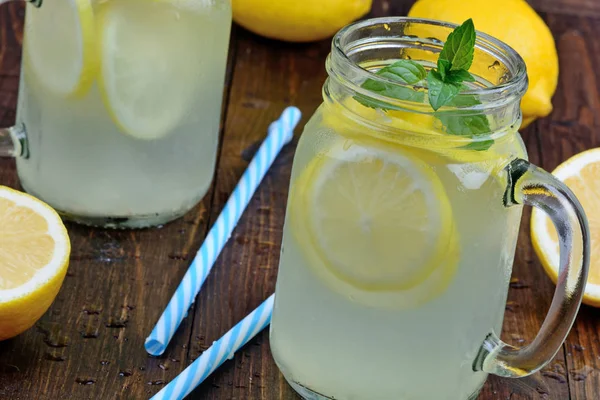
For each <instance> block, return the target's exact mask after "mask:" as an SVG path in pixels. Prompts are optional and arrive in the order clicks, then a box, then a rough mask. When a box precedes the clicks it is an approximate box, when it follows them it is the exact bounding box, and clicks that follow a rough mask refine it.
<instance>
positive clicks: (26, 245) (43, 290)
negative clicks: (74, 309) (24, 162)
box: [0, 186, 71, 340]
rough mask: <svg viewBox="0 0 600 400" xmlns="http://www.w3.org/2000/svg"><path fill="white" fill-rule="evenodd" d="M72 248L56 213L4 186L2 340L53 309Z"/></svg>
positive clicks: (0, 190) (0, 202)
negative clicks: (51, 305) (51, 307)
mask: <svg viewBox="0 0 600 400" xmlns="http://www.w3.org/2000/svg"><path fill="white" fill-rule="evenodd" d="M70 249H71V247H70V243H69V236H68V234H67V230H66V229H65V226H64V225H63V223H62V221H61V219H60V217H59V216H58V214H56V212H55V211H54V210H53V209H52V208H50V207H49V206H47V205H46V204H44V203H42V202H41V201H39V200H38V199H36V198H34V197H31V196H29V195H28V194H25V193H21V192H17V191H16V190H12V189H9V188H7V187H3V186H0V340H4V339H8V338H11V337H13V336H16V335H18V334H20V333H21V332H23V331H25V330H26V329H28V328H30V327H31V326H33V324H34V323H35V322H36V321H37V320H38V319H39V318H40V317H41V316H42V315H43V314H44V313H45V312H46V310H47V309H48V307H50V304H52V301H54V298H55V297H56V294H57V293H58V290H59V289H60V287H61V285H62V282H63V279H64V277H65V274H66V272H67V268H68V265H69V253H70Z"/></svg>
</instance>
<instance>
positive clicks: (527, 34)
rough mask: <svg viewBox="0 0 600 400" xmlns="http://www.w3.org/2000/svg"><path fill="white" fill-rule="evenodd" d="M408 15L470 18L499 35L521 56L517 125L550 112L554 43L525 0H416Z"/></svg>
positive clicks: (555, 58)
mask: <svg viewBox="0 0 600 400" xmlns="http://www.w3.org/2000/svg"><path fill="white" fill-rule="evenodd" d="M408 15H409V16H410V17H419V18H429V19H436V20H440V21H447V22H453V23H456V24H460V23H462V22H464V21H465V20H467V19H468V18H473V22H474V23H475V28H476V29H477V30H479V31H481V32H484V33H487V34H489V35H491V36H493V37H495V38H498V39H500V40H501V41H503V42H504V43H506V44H508V45H509V46H511V47H512V48H513V49H515V50H516V51H517V52H518V53H519V54H520V55H521V57H523V59H524V60H525V64H526V65H527V74H528V75H529V89H528V90H527V93H526V94H525V96H524V97H523V100H522V102H521V110H522V112H523V123H522V125H521V127H525V126H527V125H528V124H529V123H531V122H532V121H533V120H535V119H536V118H539V117H545V116H546V115H548V114H550V112H551V111H552V103H551V98H552V95H553V94H554V92H555V90H556V85H557V81H558V56H557V54H556V45H555V43H554V38H553V37H552V33H551V32H550V29H549V28H548V26H547V25H546V24H545V23H544V21H543V20H542V18H541V17H540V16H539V15H538V14H537V13H536V12H535V11H534V10H533V8H531V6H529V4H527V2H526V1H525V0H505V1H503V2H501V3H499V2H494V1H488V0H419V1H417V2H416V3H415V4H414V5H413V7H412V8H411V10H410V11H409V13H408Z"/></svg>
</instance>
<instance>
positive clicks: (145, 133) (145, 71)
mask: <svg viewBox="0 0 600 400" xmlns="http://www.w3.org/2000/svg"><path fill="white" fill-rule="evenodd" d="M181 3H182V1H179V2H178V3H177V4H179V6H181ZM194 23H197V19H194V18H193V17H192V16H190V15H189V13H183V12H182V13H177V12H176V10H175V9H174V8H173V6H172V5H171V4H170V3H169V2H168V1H154V2H148V1H145V0H129V1H112V2H109V3H106V4H104V5H101V6H100V12H99V15H98V25H99V39H98V40H99V42H100V54H101V63H100V67H101V73H100V91H101V94H102V97H103V100H104V103H105V105H106V108H107V110H108V111H109V114H110V115H111V117H112V119H113V120H114V122H115V123H116V124H117V125H118V126H119V127H120V128H121V130H123V131H124V132H126V133H128V134H129V135H131V136H134V137H136V138H138V139H147V140H152V139H158V138H161V137H164V136H166V135H167V134H169V133H170V132H171V131H172V130H173V129H174V128H176V127H177V125H178V124H180V123H181V121H182V120H184V118H183V117H184V116H185V114H186V113H187V112H189V108H190V106H189V104H190V103H191V98H192V96H193V94H194V93H195V91H196V88H197V87H198V85H199V83H198V82H199V78H200V77H201V74H202V63H201V59H202V56H203V55H202V54H198V55H197V58H194V57H192V56H191V55H190V46H189V42H190V40H210V39H207V38H197V39H191V38H190V37H189V32H193V31H194V28H193V24H194ZM196 30H197V29H196ZM177 60H185V62H184V61H177ZM194 60H196V61H197V62H194ZM197 111H200V110H197Z"/></svg>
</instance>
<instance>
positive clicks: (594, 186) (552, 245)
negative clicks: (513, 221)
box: [531, 148, 600, 307]
mask: <svg viewBox="0 0 600 400" xmlns="http://www.w3.org/2000/svg"><path fill="white" fill-rule="evenodd" d="M552 174H553V175H554V176H556V177H557V178H558V179H560V180H561V181H563V182H564V183H565V184H566V185H567V186H568V187H569V188H570V189H571V190H572V191H573V193H575V196H576V197H577V198H578V199H579V201H580V202H581V205H582V206H583V209H584V210H585V213H586V215H587V218H588V221H589V227H590V233H591V238H590V242H591V251H590V273H589V277H588V282H587V285H586V287H585V294H584V297H583V302H584V303H586V304H588V305H591V306H595V307H600V204H599V203H598V199H599V197H600V148H599V149H593V150H588V151H585V152H583V153H580V154H577V155H576V156H573V157H571V158H570V159H568V160H567V161H565V162H564V163H562V164H561V165H559V166H558V167H557V168H556V169H555V170H554V171H553V172H552ZM531 240H532V242H533V247H534V249H535V251H536V253H537V255H538V257H539V258H540V260H541V262H542V265H543V266H544V269H545V270H546V273H547V274H548V276H550V278H551V279H552V280H553V281H554V282H555V283H556V281H557V279H558V267H559V245H558V236H557V234H556V229H555V228H554V225H553V224H552V221H551V220H550V218H548V216H546V214H545V213H543V212H542V211H540V210H538V209H534V210H533V214H532V216H531Z"/></svg>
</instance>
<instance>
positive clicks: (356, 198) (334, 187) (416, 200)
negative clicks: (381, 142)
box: [291, 144, 458, 306]
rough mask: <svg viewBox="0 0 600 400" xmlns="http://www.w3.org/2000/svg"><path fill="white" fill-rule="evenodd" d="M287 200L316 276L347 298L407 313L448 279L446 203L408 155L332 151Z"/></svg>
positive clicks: (450, 254)
mask: <svg viewBox="0 0 600 400" xmlns="http://www.w3.org/2000/svg"><path fill="white" fill-rule="evenodd" d="M292 198H293V200H292V207H291V209H292V215H293V216H292V220H293V222H292V223H293V224H294V225H296V228H295V229H294V230H295V231H296V232H297V233H298V234H297V236H299V237H300V243H301V246H302V247H304V248H305V249H307V250H308V251H309V252H312V253H313V254H314V256H315V257H316V258H317V259H318V260H320V262H312V264H313V266H314V267H315V270H316V271H317V273H318V274H319V275H320V276H321V277H322V278H324V279H325V280H327V281H329V282H331V283H332V284H333V285H334V286H335V287H336V288H337V289H339V290H342V291H343V292H345V293H347V294H349V295H350V296H351V297H352V298H356V299H361V301H362V302H365V303H368V304H371V305H375V304H377V305H378V306H380V305H383V304H385V303H388V302H392V303H397V302H398V301H399V300H402V303H403V304H404V305H408V304H413V305H414V304H417V303H421V302H422V301H424V300H425V299H426V298H429V297H432V296H435V295H438V294H440V293H441V292H442V291H443V289H444V288H445V287H446V286H447V285H448V284H449V282H450V281H451V277H452V276H453V275H454V271H455V268H456V265H457V262H458V257H457V255H458V236H457V233H456V230H455V227H454V223H453V217H452V211H451V208H450V203H449V200H448V197H447V195H446V193H445V191H444V188H443V186H442V183H441V182H440V180H439V178H438V177H437V175H435V173H434V172H433V171H432V170H430V169H429V168H428V167H427V166H426V165H425V164H423V163H422V162H421V161H420V160H419V159H416V158H413V157H412V156H410V155H409V154H403V153H398V152H396V151H394V152H386V151H384V150H382V149H379V148H369V147H363V146H356V145H353V146H350V147H349V148H344V145H343V144H336V145H334V146H333V147H332V148H331V149H329V151H327V153H326V154H325V155H324V156H323V157H317V158H315V159H314V160H313V161H312V162H311V163H310V164H309V165H308V167H306V169H305V170H304V172H303V173H302V175H301V177H300V178H299V179H298V181H297V182H296V184H295V185H294V189H293V192H292ZM369 292H371V293H375V292H377V293H379V294H378V295H376V296H372V295H371V294H369ZM384 292H385V293H384Z"/></svg>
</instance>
